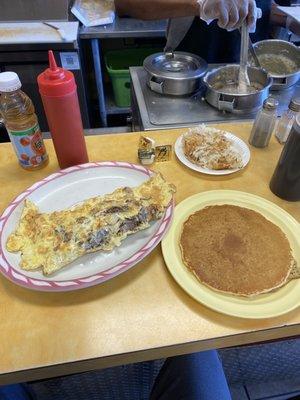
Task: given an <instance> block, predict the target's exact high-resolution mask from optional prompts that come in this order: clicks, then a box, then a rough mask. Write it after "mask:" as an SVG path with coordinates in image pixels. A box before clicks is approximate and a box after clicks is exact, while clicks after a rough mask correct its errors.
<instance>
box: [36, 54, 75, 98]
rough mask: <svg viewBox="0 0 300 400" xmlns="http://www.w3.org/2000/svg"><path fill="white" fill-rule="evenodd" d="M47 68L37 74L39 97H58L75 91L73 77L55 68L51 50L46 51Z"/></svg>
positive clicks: (66, 71) (71, 74)
mask: <svg viewBox="0 0 300 400" xmlns="http://www.w3.org/2000/svg"><path fill="white" fill-rule="evenodd" d="M48 56H49V68H47V69H46V70H45V71H44V72H42V73H41V74H39V76H38V78H37V81H38V85H39V91H40V94H41V95H45V96H50V97H60V96H65V95H67V94H70V93H73V92H74V91H75V90H76V83H75V79H74V75H73V73H72V72H71V71H68V70H67V69H64V68H60V67H58V66H57V64H56V61H55V58H54V55H53V52H52V50H49V51H48Z"/></svg>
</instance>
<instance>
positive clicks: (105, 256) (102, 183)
mask: <svg viewBox="0 0 300 400" xmlns="http://www.w3.org/2000/svg"><path fill="white" fill-rule="evenodd" d="M152 174H153V173H152V172H151V171H150V170H148V169H147V168H145V167H143V166H141V165H135V164H129V163H126V162H99V163H88V164H82V165H77V166H74V167H71V168H68V169H65V170H61V171H59V172H57V173H54V174H52V175H50V176H48V177H46V178H45V179H43V180H42V181H39V182H37V183H35V184H34V185H32V186H31V187H30V188H28V189H27V190H25V191H24V192H23V193H21V194H20V195H19V196H18V197H17V198H16V199H14V200H13V201H12V202H11V203H10V205H9V206H8V207H7V208H6V210H5V211H4V212H3V214H2V216H1V217H0V271H1V272H2V274H3V275H4V276H6V277H7V278H8V279H10V280H11V281H13V282H15V283H17V284H18V285H22V286H25V287H27V288H29V289H36V290H41V291H67V290H76V289H81V288H84V287H88V286H93V285H96V284H98V283H102V282H104V281H106V280H108V279H111V278H113V277H114V276H116V275H119V274H120V273H122V272H125V271H127V270H128V269H129V268H131V267H133V266H134V265H135V264H137V263H138V262H139V261H141V260H142V259H143V258H144V257H146V255H148V254H149V253H150V252H151V251H152V250H153V249H154V248H155V247H156V246H157V244H158V243H159V242H160V241H161V239H162V237H163V236H164V234H165V233H166V231H167V229H168V227H169V225H170V222H171V219H172V215H173V203H172V204H170V205H169V206H168V208H167V210H166V212H165V215H164V216H163V218H162V219H161V220H159V221H156V222H154V223H152V224H151V226H150V227H149V228H148V229H145V230H143V231H140V232H137V233H135V234H133V235H130V236H129V237H128V238H127V239H125V240H124V241H123V243H122V244H121V246H120V247H118V248H116V249H114V250H113V251H111V252H101V251H99V252H95V253H90V254H86V255H84V256H82V257H80V258H78V259H77V260H75V261H73V262H72V263H70V264H69V265H68V266H66V267H64V268H63V269H61V270H60V271H57V272H56V273H54V274H53V275H51V276H49V277H45V276H44V275H43V274H42V272H41V271H24V270H22V269H21V268H20V267H19V264H20V259H21V257H20V253H10V252H8V251H7V250H6V247H5V244H6V241H7V238H8V236H9V235H10V234H11V233H12V232H13V231H14V230H15V229H16V227H17V225H18V222H19V220H20V216H21V212H22V210H23V204H24V199H26V198H28V199H30V200H31V201H33V202H34V203H35V204H36V205H37V206H38V208H39V209H40V211H41V212H52V211H56V210H62V209H65V208H67V207H70V206H72V205H74V204H76V203H79V202H81V201H83V200H85V199H88V198H90V197H94V196H99V195H103V194H106V193H111V192H112V191H114V190H115V189H117V188H118V187H122V186H131V187H133V186H138V185H140V184H141V183H142V182H144V181H145V180H147V179H149V177H150V176H151V175H152Z"/></svg>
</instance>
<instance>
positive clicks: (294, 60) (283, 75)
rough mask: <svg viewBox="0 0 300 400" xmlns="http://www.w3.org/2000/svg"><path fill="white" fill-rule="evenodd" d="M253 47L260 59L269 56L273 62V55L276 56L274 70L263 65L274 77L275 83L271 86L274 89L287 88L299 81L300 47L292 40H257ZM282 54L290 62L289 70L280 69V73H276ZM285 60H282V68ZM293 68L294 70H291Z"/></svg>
mask: <svg viewBox="0 0 300 400" xmlns="http://www.w3.org/2000/svg"><path fill="white" fill-rule="evenodd" d="M253 47H254V49H255V53H256V55H257V57H258V60H259V61H260V60H261V61H262V59H261V57H262V56H264V57H266V56H267V57H268V56H269V57H270V62H272V57H274V63H273V66H272V71H271V70H269V69H268V68H267V67H266V66H264V65H262V67H263V68H264V69H265V70H266V71H267V72H268V73H269V75H270V76H271V77H272V78H273V85H272V87H271V89H272V90H281V89H286V88H288V87H290V86H292V85H295V83H297V81H298V79H299V77H300V49H299V48H298V47H297V46H295V45H294V44H292V43H290V42H286V41H285V40H277V39H271V40H262V41H260V42H256V43H254V44H253ZM280 56H282V57H284V59H286V62H288V64H287V67H286V68H287V70H286V71H285V72H282V71H280V72H279V73H274V71H275V70H276V63H278V62H279V61H280ZM284 59H283V60H284ZM283 62H284V61H282V62H280V64H281V65H280V67H281V68H280V69H281V70H282V65H283V64H282V63H283ZM273 68H274V71H273ZM291 69H294V70H293V71H292V72H290V70H291Z"/></svg>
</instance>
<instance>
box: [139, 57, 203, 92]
mask: <svg viewBox="0 0 300 400" xmlns="http://www.w3.org/2000/svg"><path fill="white" fill-rule="evenodd" d="M143 65H144V69H145V70H146V72H147V84H148V86H149V87H150V89H151V90H153V91H154V92H157V93H160V94H163V95H173V96H184V95H188V94H191V93H193V92H195V91H197V90H198V89H199V88H200V85H201V78H202V76H203V75H204V74H205V72H206V70H207V63H206V62H205V61H204V60H203V59H202V58H200V57H198V56H196V55H194V54H190V53H185V52H179V51H178V52H174V53H173V52H170V53H167V52H166V53H156V54H152V55H151V56H149V57H147V58H146V59H145V60H144V64H143Z"/></svg>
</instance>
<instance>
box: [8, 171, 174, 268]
mask: <svg viewBox="0 0 300 400" xmlns="http://www.w3.org/2000/svg"><path fill="white" fill-rule="evenodd" d="M174 192H175V187H174V186H173V185H171V184H169V183H167V182H166V181H165V180H164V178H163V177H162V176H161V175H160V174H156V175H154V176H152V177H151V178H150V179H149V180H147V181H146V182H144V183H142V184H141V185H140V186H138V187H134V188H130V187H123V188H118V189H116V190H115V191H114V192H113V193H111V194H106V195H104V196H98V197H94V198H91V199H87V200H85V201H83V202H82V203H80V204H77V205H74V206H73V207H71V208H69V209H65V210H62V211H55V212H52V213H40V212H39V210H38V208H37V206H36V205H35V204H34V203H33V202H31V201H30V200H28V199H26V200H25V206H24V209H23V212H22V215H21V219H20V222H19V226H18V228H17V229H16V231H15V232H13V233H12V234H11V235H10V236H9V237H8V240H7V243H6V248H7V250H8V251H10V252H21V264H20V267H21V268H22V269H24V270H27V271H31V270H36V269H42V271H43V273H44V275H50V274H52V273H54V272H56V271H58V270H59V269H61V268H62V267H64V266H66V265H67V264H69V263H70V262H72V261H74V260H76V259H77V258H78V257H80V256H82V255H84V254H87V253H91V252H95V251H99V250H102V251H111V250H113V249H114V248H115V247H117V246H120V245H121V242H122V241H123V240H124V239H125V238H126V237H127V236H128V235H130V234H133V233H135V232H138V231H140V230H142V229H146V228H148V227H149V226H150V222H151V221H154V220H158V219H160V218H161V217H162V216H163V214H164V212H165V210H166V208H167V206H168V205H169V203H170V202H171V201H172V196H173V193H174Z"/></svg>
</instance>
